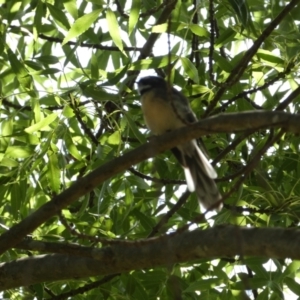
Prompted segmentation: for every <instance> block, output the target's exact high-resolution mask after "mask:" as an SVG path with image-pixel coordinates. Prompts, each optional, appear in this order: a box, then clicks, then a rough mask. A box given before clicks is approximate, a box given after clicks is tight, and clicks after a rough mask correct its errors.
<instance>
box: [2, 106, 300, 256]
mask: <svg viewBox="0 0 300 300" xmlns="http://www.w3.org/2000/svg"><path fill="white" fill-rule="evenodd" d="M299 124H300V115H293V114H289V113H285V112H279V111H278V112H272V111H259V112H253V111H250V112H243V113H231V114H220V115H218V116H214V117H211V118H207V119H204V120H201V121H199V122H197V123H195V124H192V125H190V126H186V127H184V128H181V129H179V130H176V131H172V132H170V133H167V134H164V135H162V136H159V137H155V138H153V139H152V140H151V141H150V142H149V143H146V144H144V145H142V146H140V147H138V148H136V149H134V150H132V151H129V152H127V153H125V154H124V155H122V156H120V157H117V158H115V159H113V160H112V161H110V162H107V163H105V164H103V165H102V166H100V167H98V168H97V169H95V170H94V171H92V172H91V173H89V174H88V175H86V176H84V177H82V178H80V179H78V180H77V181H76V182H75V183H74V184H73V185H72V186H70V187H69V188H68V189H66V190H65V191H63V192H62V193H61V194H59V195H57V196H55V197H53V198H52V200H51V201H49V202H48V203H46V204H44V205H43V206H41V207H40V208H39V209H38V210H36V211H35V212H34V213H32V214H31V215H29V216H28V217H27V218H25V219H24V220H22V221H21V222H20V223H18V224H16V225H15V226H13V227H12V228H10V229H9V230H8V231H6V232H5V233H3V234H2V235H1V236H0V254H1V253H3V252H5V251H6V250H8V249H10V248H11V247H13V246H14V245H16V244H18V243H19V242H21V241H22V240H23V239H24V237H25V236H26V235H27V234H29V233H31V232H32V231H34V230H35V229H36V228H37V227H38V226H40V225H41V224H43V223H44V222H45V221H47V220H48V219H49V218H51V217H53V216H55V215H56V214H58V213H59V212H60V211H61V210H62V209H63V208H65V207H67V206H68V205H69V204H71V203H73V202H74V201H76V200H77V199H79V198H80V197H81V196H83V195H85V194H86V193H88V192H90V191H92V190H93V189H94V188H96V187H97V186H99V185H100V184H102V183H103V182H104V181H105V180H108V179H109V178H111V177H113V176H114V175H116V174H118V173H120V172H123V171H125V170H127V169H128V168H129V167H131V166H132V165H135V164H137V163H139V162H141V161H143V160H146V159H148V158H150V157H154V156H155V155H157V154H159V153H161V152H163V151H165V150H168V149H171V148H173V147H174V146H176V145H178V144H181V143H184V142H186V141H189V140H191V139H195V138H199V137H201V136H203V135H207V134H212V133H226V132H227V133H229V132H230V133H234V132H242V131H248V130H259V129H265V128H284V129H285V130H286V131H287V132H292V133H298V134H299V133H300V126H299Z"/></svg>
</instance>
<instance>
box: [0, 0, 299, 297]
mask: <svg viewBox="0 0 300 300" xmlns="http://www.w3.org/2000/svg"><path fill="white" fill-rule="evenodd" d="M298 3H299V1H296V0H294V1H255V0H249V1H248V2H246V1H239V0H235V1H232V0H229V1H200V2H199V1H192V0H186V1H174V2H172V1H141V0H134V1H124V0H118V1H115V2H105V1H75V0H69V1H57V0H56V1H55V0H49V1H41V0H35V1H29V0H22V1H19V0H18V1H17V0H11V1H7V2H4V1H3V2H2V4H1V8H0V11H1V19H2V22H1V23H2V25H1V31H0V34H1V36H0V38H1V43H0V62H1V63H0V83H1V101H2V105H1V115H0V128H1V136H0V174H1V175H0V183H1V184H0V195H1V197H0V201H1V205H0V216H1V217H0V225H1V226H0V232H1V233H4V232H6V230H7V229H8V228H11V227H13V226H14V225H16V224H18V223H19V222H20V221H21V220H23V219H26V218H27V217H28V216H30V215H31V214H32V212H34V211H36V210H37V209H38V208H39V207H42V206H43V205H44V204H46V203H48V202H49V201H50V199H51V198H53V197H54V196H55V195H58V194H60V193H61V192H62V191H64V190H66V189H67V188H69V187H70V186H72V185H73V184H74V183H75V182H76V181H77V180H78V179H79V178H82V177H84V176H85V175H86V174H89V173H90V172H91V171H92V170H94V169H95V168H97V167H98V166H101V165H103V164H104V163H106V162H109V161H112V160H114V159H115V158H116V157H119V156H122V155H123V154H124V153H126V152H128V151H130V150H132V149H135V148H136V147H137V146H139V145H140V144H142V143H145V142H146V141H147V135H146V133H147V132H146V127H145V126H144V122H143V116H142V113H141V110H140V105H139V102H138V98H139V96H138V94H137V91H136V89H135V86H134V81H135V80H136V78H137V76H143V75H145V74H159V75H163V76H165V75H166V76H167V77H168V78H170V81H171V82H172V83H174V85H175V86H178V87H180V89H182V92H183V93H184V94H185V95H186V96H187V97H188V98H189V99H190V100H191V106H192V108H193V110H194V112H195V113H196V115H197V116H198V118H199V119H200V118H203V117H207V116H212V115H216V114H219V113H221V112H224V113H229V112H237V113H241V112H243V111H246V110H253V111H257V112H259V111H260V110H263V109H264V110H271V111H276V110H277V111H279V110H281V111H285V112H290V113H298V112H299V105H300V102H299V97H298V98H297V96H298V95H299V87H298V76H299V71H298V65H299V57H298V56H299V53H300V49H299V48H300V44H299V37H300V35H299V21H300V6H299V5H298V6H297V4H298ZM278 16H281V17H280V18H279V17H278ZM273 22H274V23H273ZM276 22H277V23H276ZM275 23H276V24H275ZM272 24H274V26H273V27H272ZM291 91H293V92H292V93H291ZM203 141H204V144H205V147H206V149H207V152H208V153H209V155H210V157H212V158H214V161H213V163H214V164H215V166H216V169H217V171H218V175H219V178H218V181H217V182H218V186H219V189H220V191H221V193H222V194H223V195H225V197H224V200H225V207H224V209H223V210H222V211H221V212H220V213H218V214H210V215H209V216H207V218H206V219H204V218H202V219H201V222H200V223H198V224H197V226H198V227H200V228H202V229H206V228H208V227H210V226H212V225H213V224H235V225H239V226H252V227H276V226H277V227H285V228H289V227H296V226H297V225H298V220H299V214H300V205H299V202H300V197H299V195H300V184H299V177H300V160H299V150H300V149H299V137H297V136H295V135H292V134H291V133H287V132H286V133H285V132H283V131H281V129H278V130H277V129H276V130H269V129H267V130H266V129H261V130H260V131H256V132H254V131H251V130H249V131H247V132H243V133H236V134H224V133H214V132H212V133H211V134H208V135H207V136H206V137H204V138H203ZM184 190H185V182H184V175H183V171H182V169H181V167H180V166H179V165H178V164H177V163H176V161H175V159H174V158H173V157H172V156H171V154H170V152H165V153H163V154H160V155H158V156H156V157H155V158H153V159H149V160H147V161H143V162H142V163H140V164H138V165H135V166H132V168H130V169H128V170H122V171H121V172H120V173H119V174H118V175H116V176H114V177H112V178H110V179H109V180H107V181H105V182H103V183H102V184H101V185H99V186H98V187H97V188H96V189H94V190H93V191H92V192H90V193H86V194H85V196H83V197H81V198H80V199H77V201H75V202H73V203H72V204H71V205H70V206H68V207H66V208H65V210H63V212H62V214H63V216H61V217H55V218H51V219H49V220H47V221H46V222H44V223H43V225H41V226H39V227H38V228H36V230H34V231H33V232H32V236H31V238H33V239H34V240H38V241H48V242H58V243H79V244H80V245H81V246H95V247H97V246H99V244H98V243H95V244H94V243H92V242H91V239H90V237H89V236H97V237H99V238H113V239H114V238H121V239H128V240H133V241H136V240H138V239H142V238H143V239H146V238H148V237H150V236H154V235H160V234H163V233H166V232H168V233H170V232H172V231H175V230H177V229H178V228H181V227H182V226H184V225H185V224H187V223H189V222H190V221H192V220H194V219H195V218H196V217H197V216H198V217H199V208H198V203H197V199H196V197H195V195H193V194H192V195H189V197H185V195H186V194H184V193H183V191H184ZM185 198H188V199H187V201H186V199H185ZM180 199H181V200H182V202H181V206H180V205H178V206H176V203H177V201H178V200H180ZM170 211H171V212H172V214H171V213H168V212H170ZM202 213H203V212H202ZM163 217H166V219H165V222H163V223H159V221H160V220H161V219H162V218H163ZM68 224H69V225H68ZM72 228H73V229H74V230H76V232H77V234H76V232H74V230H73V231H72ZM154 228H155V229H157V231H155V230H154ZM78 233H80V234H81V235H79V234H78ZM229 242H230V241H229ZM29 250H31V251H29ZM29 250H28V249H27V251H25V250H22V249H20V248H13V249H10V250H9V251H7V252H5V253H4V254H3V255H2V257H1V258H2V262H8V261H12V260H17V259H20V258H21V257H24V256H28V255H36V254H38V252H36V251H34V249H29ZM42 252H43V251H40V252H39V253H42ZM153 255H155V254H153ZM224 256H226V255H225V254H224ZM166 260H167V258H166ZM132 264H133V266H134V262H132ZM166 265H167V263H166ZM54 268H55V266H54ZM132 269H134V268H132ZM58 280H59V279H58ZM0 288H1V284H0ZM81 294H83V295H81ZM295 294H296V295H300V286H299V263H298V262H297V261H292V260H288V259H286V260H284V259H282V260H279V259H275V258H272V259H270V260H268V259H263V258H259V257H252V258H248V257H243V255H241V256H240V257H236V258H235V259H233V258H230V259H229V258H218V259H215V260H204V259H202V260H199V261H196V262H186V263H185V264H180V265H174V266H173V265H172V264H170V265H169V267H168V268H163V267H161V268H154V269H151V270H135V271H132V272H130V273H123V274H115V275H111V276H106V277H103V278H102V277H99V278H87V279H85V280H64V281H61V280H60V281H55V282H46V283H42V284H41V283H37V284H35V285H31V286H29V287H21V288H19V289H15V290H13V289H12V290H6V291H4V292H3V294H2V296H3V298H10V299H25V298H33V297H36V298H37V299H42V298H52V299H58V298H55V297H56V296H55V295H57V297H58V296H60V297H61V298H59V299H64V298H67V297H72V299H81V298H83V297H84V298H85V299H95V298H97V299H117V298H119V297H124V298H127V299H248V298H251V299H253V298H255V299H283V298H284V297H286V299H291V298H289V297H291V295H295ZM295 299H296V298H295Z"/></svg>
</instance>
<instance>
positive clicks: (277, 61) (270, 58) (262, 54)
mask: <svg viewBox="0 0 300 300" xmlns="http://www.w3.org/2000/svg"><path fill="white" fill-rule="evenodd" d="M256 55H257V57H258V58H260V59H262V60H264V61H266V62H269V63H271V65H276V66H278V65H279V66H284V60H283V59H282V58H281V57H279V56H278V55H276V54H273V53H272V52H270V51H267V50H264V49H259V50H258V51H257V53H256Z"/></svg>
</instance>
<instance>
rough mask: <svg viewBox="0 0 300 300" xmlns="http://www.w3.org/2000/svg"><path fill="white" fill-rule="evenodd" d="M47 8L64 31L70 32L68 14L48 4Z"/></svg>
mask: <svg viewBox="0 0 300 300" xmlns="http://www.w3.org/2000/svg"><path fill="white" fill-rule="evenodd" d="M46 4H47V7H48V9H49V12H50V14H51V16H52V17H53V19H54V20H55V21H56V23H57V24H58V25H59V26H60V27H61V28H62V29H64V30H69V28H70V24H69V21H68V19H67V17H66V14H65V13H64V12H63V11H62V10H60V9H58V8H57V7H56V6H54V5H51V4H49V3H46Z"/></svg>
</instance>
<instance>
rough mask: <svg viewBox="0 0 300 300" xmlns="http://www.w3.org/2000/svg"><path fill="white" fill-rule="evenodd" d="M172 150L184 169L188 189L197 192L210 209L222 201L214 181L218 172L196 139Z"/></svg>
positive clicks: (204, 204) (199, 198)
mask: <svg viewBox="0 0 300 300" xmlns="http://www.w3.org/2000/svg"><path fill="white" fill-rule="evenodd" d="M172 151H173V153H174V155H175V156H176V158H177V159H178V160H179V162H180V164H181V165H182V167H183V169H184V173H185V178H186V182H187V186H188V189H189V190H190V191H191V192H194V191H195V192H196V195H197V198H198V200H199V202H200V203H201V205H202V206H203V207H204V208H205V209H208V208H210V207H212V206H214V205H215V204H216V203H217V202H218V201H220V199H221V198H222V197H221V195H220V193H219V190H218V187H217V185H216V183H215V181H214V179H215V178H216V177H217V173H216V171H215V170H214V168H213V167H212V166H211V164H210V163H209V161H208V160H207V158H206V157H205V155H204V154H203V153H202V152H201V150H200V149H199V147H198V146H197V144H196V141H191V142H190V143H188V144H185V145H183V146H179V147H177V148H175V149H172ZM222 206H223V205H222V203H220V204H219V205H218V206H217V207H214V209H216V210H220V209H221V208H222Z"/></svg>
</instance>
